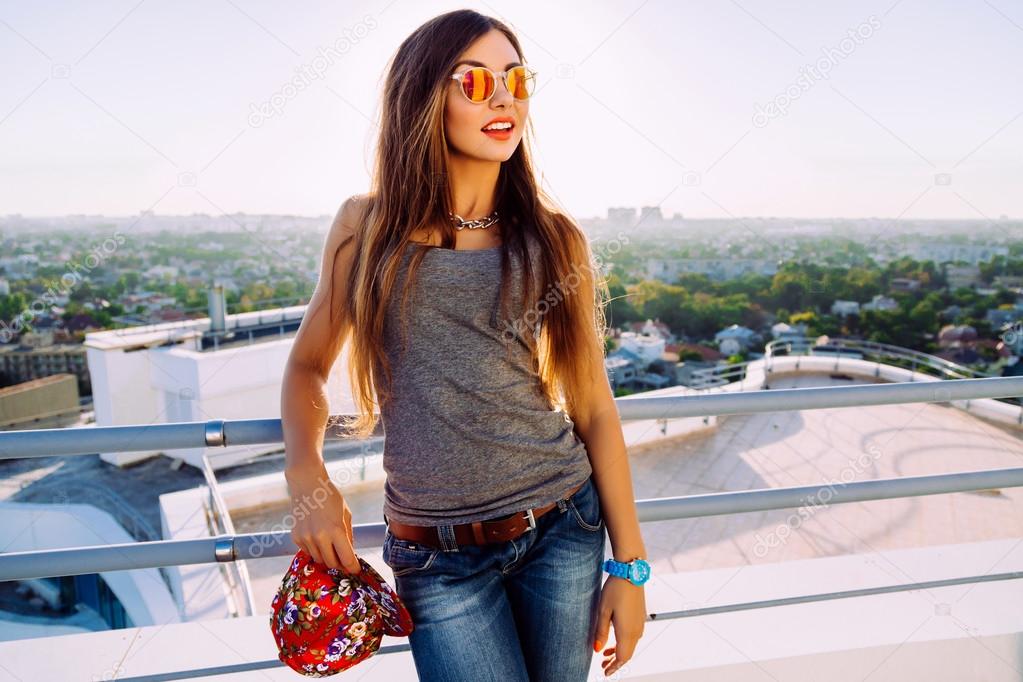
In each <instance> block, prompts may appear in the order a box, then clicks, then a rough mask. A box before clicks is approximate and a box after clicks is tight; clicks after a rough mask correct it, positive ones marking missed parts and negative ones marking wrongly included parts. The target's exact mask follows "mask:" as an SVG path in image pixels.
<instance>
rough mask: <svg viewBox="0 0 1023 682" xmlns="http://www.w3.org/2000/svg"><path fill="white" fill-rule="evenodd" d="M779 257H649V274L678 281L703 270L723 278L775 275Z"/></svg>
mask: <svg viewBox="0 0 1023 682" xmlns="http://www.w3.org/2000/svg"><path fill="white" fill-rule="evenodd" d="M777 272H778V263H777V261H774V260H770V259H767V258H648V259H647V262H646V278H647V279H656V280H660V281H662V282H664V283H666V284H674V283H675V282H676V281H678V278H679V276H680V275H684V274H699V275H706V276H707V277H708V278H709V279H712V280H715V281H718V282H723V281H726V280H730V279H736V278H738V277H742V276H743V275H751V274H752V275H764V276H768V277H770V276H772V275H774V274H776V273H777Z"/></svg>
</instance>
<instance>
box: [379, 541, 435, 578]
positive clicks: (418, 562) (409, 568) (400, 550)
mask: <svg viewBox="0 0 1023 682" xmlns="http://www.w3.org/2000/svg"><path fill="white" fill-rule="evenodd" d="M438 554H440V549H436V548H433V547H430V546H429V545H423V544H420V543H418V542H412V541H411V540H403V539H401V538H399V537H397V536H395V535H394V533H392V532H391V530H390V529H387V530H386V531H385V532H384V546H383V559H384V563H385V564H387V566H388V567H389V568H390V569H391V573H393V574H394V576H395V577H398V576H400V575H408V574H409V573H417V572H419V571H425V570H426V569H428V568H429V567H430V566H432V565H433V562H434V560H435V559H436V558H437V555H438Z"/></svg>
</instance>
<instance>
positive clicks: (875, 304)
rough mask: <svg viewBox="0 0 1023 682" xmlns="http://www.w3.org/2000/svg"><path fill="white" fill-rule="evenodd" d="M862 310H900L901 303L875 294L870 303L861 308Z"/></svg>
mask: <svg viewBox="0 0 1023 682" xmlns="http://www.w3.org/2000/svg"><path fill="white" fill-rule="evenodd" d="M860 309H861V310H898V309H899V302H898V301H896V300H895V299H894V298H889V297H888V296H884V295H882V294H875V295H874V297H873V298H872V299H870V301H869V302H867V303H864V304H863V305H862V306H860Z"/></svg>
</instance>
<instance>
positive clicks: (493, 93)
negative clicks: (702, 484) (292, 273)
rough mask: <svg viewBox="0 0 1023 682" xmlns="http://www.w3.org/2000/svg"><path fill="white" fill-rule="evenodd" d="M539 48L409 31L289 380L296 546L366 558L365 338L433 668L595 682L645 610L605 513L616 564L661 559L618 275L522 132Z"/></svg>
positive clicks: (635, 636) (494, 25)
mask: <svg viewBox="0 0 1023 682" xmlns="http://www.w3.org/2000/svg"><path fill="white" fill-rule="evenodd" d="M524 61H525V60H524V58H523V55H522V50H521V49H520V46H519V42H518V40H517V39H516V37H515V36H514V35H513V34H512V32H511V31H510V29H509V28H508V27H507V26H505V25H504V24H502V23H501V22H499V21H497V20H494V19H492V18H489V17H486V16H483V15H480V14H478V13H476V12H474V11H471V10H459V11H455V12H450V13H447V14H444V15H441V16H438V17H436V18H434V19H433V20H431V21H428V22H427V23H425V24H424V25H422V26H421V27H419V28H418V29H417V30H416V31H415V32H414V33H413V34H412V35H410V36H409V37H408V38H407V39H406V40H405V41H404V42H403V43H402V45H401V46H400V48H399V49H398V51H397V53H396V54H395V56H394V57H393V59H392V61H391V64H390V65H389V70H388V75H387V79H386V82H385V86H384V93H383V105H382V106H383V111H382V121H381V124H380V138H379V143H378V146H377V158H376V166H375V169H374V177H373V187H372V191H371V192H370V193H369V194H367V195H364V196H356V197H352V198H350V199H348V200H347V201H345V202H344V204H343V205H342V206H341V209H340V210H339V211H338V214H337V216H336V218H335V220H334V224H333V226H332V227H331V229H330V232H329V234H328V237H327V240H326V244H325V247H324V253H323V262H322V269H321V273H320V281H319V283H318V285H317V288H316V291H315V293H314V294H313V297H312V299H311V300H310V302H309V306H308V309H307V312H306V315H305V318H304V319H303V321H302V324H301V327H300V328H299V330H298V333H297V336H296V338H295V342H294V345H293V347H292V350H291V355H290V357H289V359H288V363H287V368H286V370H285V376H284V384H283V389H282V398H281V403H282V407H281V409H282V421H283V425H284V442H285V448H286V453H287V454H286V471H285V475H286V478H287V481H288V485H289V490H290V491H291V495H292V497H293V500H294V502H295V505H296V508H297V507H298V506H299V501H300V500H309V499H317V500H323V502H322V503H319V504H317V505H316V507H315V508H313V509H311V510H308V511H305V512H304V513H300V514H296V519H297V520H296V523H295V526H294V528H293V530H292V539H293V540H294V542H295V544H296V545H298V546H299V547H300V548H302V549H304V550H306V551H307V552H309V553H310V554H311V555H312V556H313V558H314V559H315V560H316V561H318V562H321V563H324V564H326V565H328V566H330V567H334V568H339V567H342V566H343V567H344V568H345V569H346V570H348V571H352V572H358V570H359V565H358V562H357V558H356V553H355V550H354V546H353V545H354V542H353V535H352V529H351V512H350V510H349V509H348V506H347V505H346V503H345V500H344V496H343V495H342V494H341V492H340V491H339V490H338V489H337V488H336V487H335V486H334V485H333V484H332V483H331V482H330V480H329V477H328V476H327V473H326V470H325V467H324V463H323V459H322V448H323V437H324V433H325V429H326V426H327V421H328V417H329V413H328V411H327V405H328V402H327V395H326V388H325V387H326V380H327V375H328V372H329V370H330V367H331V366H332V365H333V363H334V361H335V359H336V358H337V357H338V355H339V354H340V351H341V348H342V347H343V345H344V343H345V342H346V340H348V339H349V338H350V339H351V343H350V345H349V355H348V367H349V379H350V381H351V386H352V393H353V398H354V400H355V403H356V406H357V408H358V410H359V414H358V415H357V419H356V420H355V421H354V423H349V424H346V425H344V426H345V427H346V430H347V432H348V433H349V434H350V435H353V436H356V437H364V436H366V435H368V434H370V433H371V432H372V430H373V428H374V426H375V425H376V415H375V413H374V412H375V409H376V406H377V405H378V404H379V406H380V407H379V413H380V415H381V417H382V419H383V423H384V430H385V443H384V456H383V462H384V469H385V472H386V482H385V486H384V491H385V499H384V518H385V521H386V522H387V531H386V533H385V540H384V547H383V558H384V561H385V562H386V563H387V564H388V566H389V567H390V568H391V569H392V571H393V574H394V579H395V589H396V590H397V592H398V594H399V595H400V596H401V597H402V599H403V600H404V602H405V605H406V606H407V607H408V609H409V612H410V614H411V615H412V619H413V622H414V623H415V630H414V631H413V633H412V634H411V635H410V637H409V644H410V647H411V649H412V655H413V659H414V661H415V665H416V669H417V672H418V673H419V675H420V677H421V679H425V680H474V681H476V682H478V681H480V680H491V679H493V680H502V681H504V680H528V679H531V680H551V679H559V680H584V679H586V677H587V674H588V671H589V667H590V661H591V658H592V656H593V653H592V652H593V650H596V651H598V652H599V651H600V650H601V648H602V646H603V644H604V643H605V642H607V640H608V632H609V628H610V627H611V626H612V625H613V626H614V631H615V640H616V642H615V645H614V646H609V647H607V648H606V649H604V654H605V659H604V661H603V663H602V665H603V666H604V671H605V674H608V675H610V674H611V673H613V672H615V671H617V670H618V669H619V668H620V667H621V666H622V665H623V664H624V663H625V662H626V661H628V660H629V659H630V658H631V656H632V654H633V651H634V649H635V647H636V644H637V641H638V640H639V638H640V637H641V636H642V633H643V626H644V622H645V620H646V604H645V598H644V588H643V586H642V585H637V584H634V583H633V582H632V581H629V580H626V579H622V578H619V577H614V576H608V578H607V580H606V581H605V582H604V583H603V588H601V578H602V577H603V572H602V560H603V558H604V552H605V537H604V531H605V529H606V530H607V532H608V535H609V536H610V539H611V545H612V550H613V558H614V559H615V560H617V561H620V562H629V561H632V560H633V559H637V558H644V559H645V558H646V552H645V548H644V545H643V539H642V536H641V535H640V529H639V522H638V518H637V514H636V510H635V499H634V497H633V493H632V482H631V475H630V470H629V462H628V457H627V454H626V449H625V441H624V437H623V435H622V430H621V423H620V421H619V419H618V413H617V410H616V408H615V404H614V398H613V394H612V393H611V389H610V386H609V384H608V380H607V375H606V373H605V370H604V354H603V351H604V346H603V338H604V334H603V329H604V317H603V314H602V302H601V301H599V300H598V295H599V296H600V297H601V298H603V297H604V296H605V295H606V291H607V289H606V283H605V282H603V280H602V279H601V278H600V277H599V271H598V270H597V269H596V268H594V267H593V256H592V254H591V252H590V249H589V245H588V242H587V240H586V238H585V235H584V234H583V232H582V231H581V230H580V229H579V228H578V226H576V225H575V224H574V223H573V222H572V221H571V220H570V219H569V218H568V217H567V216H565V215H564V214H563V213H559V212H557V211H555V210H553V209H552V208H550V207H549V205H550V201H549V199H548V198H547V197H546V195H543V194H542V192H541V191H540V190H539V189H538V188H537V186H536V183H535V179H534V174H533V170H532V165H531V160H530V155H529V154H528V152H527V149H526V146H525V145H520V144H519V142H520V141H521V140H522V135H523V133H522V131H523V129H524V128H525V127H526V125H527V122H528V118H527V117H528V113H529V97H530V95H532V94H533V93H534V92H535V87H534V82H535V72H534V71H532V70H531V69H529V68H528V67H522V63H523V62H524ZM519 67H521V68H519ZM488 69H489V71H488ZM502 72H503V73H502ZM508 124H510V130H504V131H488V130H487V128H488V127H489V128H493V127H498V128H500V127H503V128H508ZM541 292H542V295H541ZM556 407H557V408H559V409H555V408H556ZM591 647H592V649H591Z"/></svg>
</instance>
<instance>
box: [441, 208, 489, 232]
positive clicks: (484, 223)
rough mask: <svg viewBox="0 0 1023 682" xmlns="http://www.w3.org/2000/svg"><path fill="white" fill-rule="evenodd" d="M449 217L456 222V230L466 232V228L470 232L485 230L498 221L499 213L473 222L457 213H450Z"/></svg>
mask: <svg viewBox="0 0 1023 682" xmlns="http://www.w3.org/2000/svg"><path fill="white" fill-rule="evenodd" d="M448 215H449V216H451V220H452V222H454V224H455V229H456V230H464V229H465V228H469V229H470V230H485V229H486V228H488V227H490V226H491V225H493V224H494V223H496V222H497V221H498V217H497V211H494V212H493V213H491V214H490V215H488V216H487V217H485V218H475V219H473V220H466V219H465V218H463V217H462V216H460V215H457V214H455V213H448Z"/></svg>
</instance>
